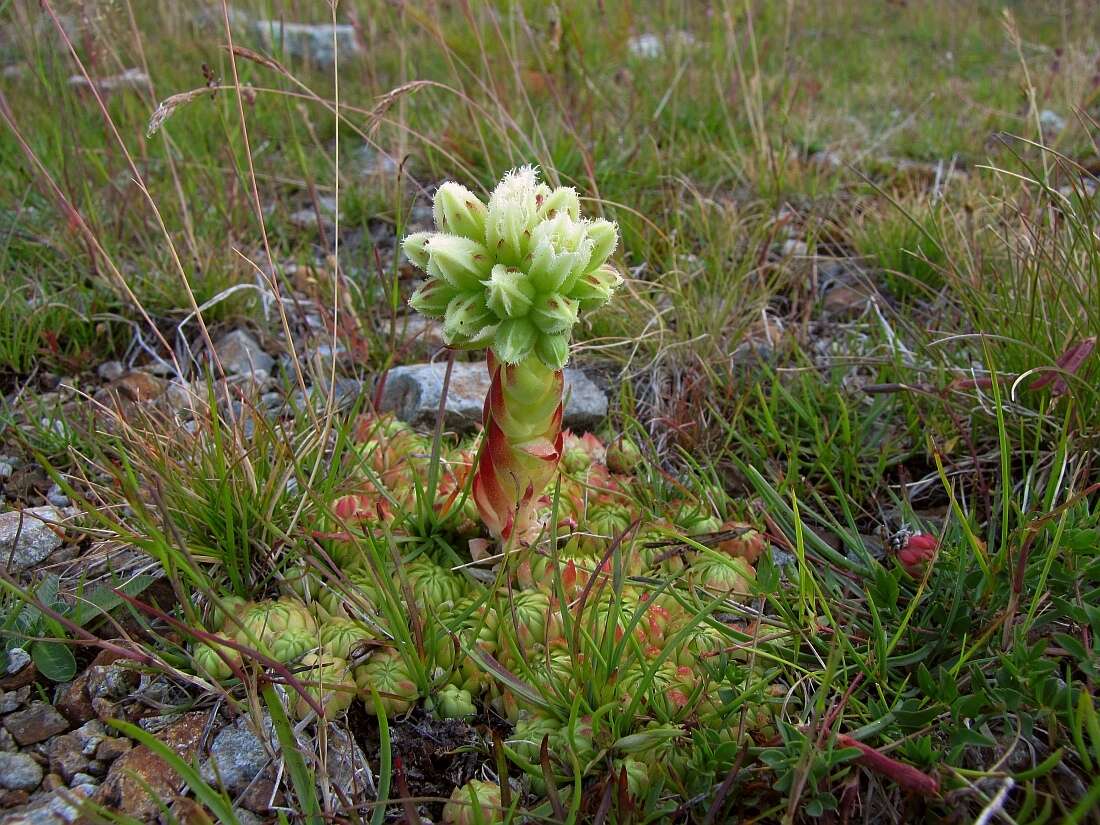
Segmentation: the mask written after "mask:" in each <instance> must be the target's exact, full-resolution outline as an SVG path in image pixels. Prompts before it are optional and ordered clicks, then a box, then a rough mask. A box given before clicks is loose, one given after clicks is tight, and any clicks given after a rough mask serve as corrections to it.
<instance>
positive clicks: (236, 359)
mask: <svg viewBox="0 0 1100 825" xmlns="http://www.w3.org/2000/svg"><path fill="white" fill-rule="evenodd" d="M214 351H215V352H216V353H217V355H218V360H219V361H220V362H221V365H222V367H223V369H225V371H226V372H227V373H230V374H232V375H248V374H249V373H252V372H255V371H256V370H263V371H264V372H271V369H272V367H274V366H275V359H274V358H272V357H271V356H270V355H268V354H267V353H266V352H264V351H263V348H262V347H261V346H260V345H259V344H258V343H256V339H255V338H253V337H252V336H251V335H249V334H248V333H247V332H245V331H244V330H243V329H237V330H233V332H230V333H227V334H226V335H223V336H222V337H221V338H219V339H218V341H217V343H215V344H214Z"/></svg>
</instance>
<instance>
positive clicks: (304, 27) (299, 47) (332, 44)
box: [252, 20, 360, 66]
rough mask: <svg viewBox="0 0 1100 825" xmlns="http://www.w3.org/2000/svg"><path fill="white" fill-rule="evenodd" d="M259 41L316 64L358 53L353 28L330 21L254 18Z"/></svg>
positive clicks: (323, 63) (357, 40)
mask: <svg viewBox="0 0 1100 825" xmlns="http://www.w3.org/2000/svg"><path fill="white" fill-rule="evenodd" d="M252 25H253V28H254V30H255V32H256V35H257V36H258V37H259V38H260V41H261V42H262V43H263V44H264V45H265V46H266V47H267V48H268V49H270V50H271V51H273V52H275V53H276V56H279V52H280V51H281V52H282V55H283V56H286V57H296V58H301V59H303V60H308V61H310V62H312V63H315V64H316V65H318V66H331V65H333V64H334V63H335V62H336V58H337V56H340V57H347V56H348V55H352V54H355V53H357V52H359V50H360V49H359V38H358V37H357V36H356V34H355V28H354V27H353V26H349V25H347V24H346V23H345V24H336V25H333V24H331V23H328V24H325V23H321V24H317V25H313V24H310V23H284V22H283V21H282V20H257V21H256V22H255V23H253V24H252Z"/></svg>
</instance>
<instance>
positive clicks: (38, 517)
mask: <svg viewBox="0 0 1100 825" xmlns="http://www.w3.org/2000/svg"><path fill="white" fill-rule="evenodd" d="M74 515H76V511H75V510H65V509H62V508H59V507H54V506H52V505H51V506H47V507H28V508H27V509H26V510H19V511H11V512H8V513H0V570H4V571H7V572H9V573H22V572H24V571H26V570H30V569H32V568H34V567H37V566H38V565H39V564H41V563H42V562H44V561H45V560H46V559H47V558H49V557H50V555H51V554H52V553H53V552H54V551H55V550H56V549H57V548H58V547H60V546H61V536H62V534H63V533H64V528H62V527H60V526H58V527H54V526H52V525H51V524H48V523H47V522H63V521H65V519H67V518H70V517H71V516H74Z"/></svg>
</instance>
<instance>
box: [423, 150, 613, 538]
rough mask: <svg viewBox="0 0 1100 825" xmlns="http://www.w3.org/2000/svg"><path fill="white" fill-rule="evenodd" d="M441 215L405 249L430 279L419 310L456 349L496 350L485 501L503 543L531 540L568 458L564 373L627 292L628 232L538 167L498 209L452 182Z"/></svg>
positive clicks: (493, 201) (512, 183) (483, 509)
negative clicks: (587, 324)
mask: <svg viewBox="0 0 1100 825" xmlns="http://www.w3.org/2000/svg"><path fill="white" fill-rule="evenodd" d="M433 215H434V218H435V226H436V231H435V232H417V233H414V234H412V235H409V236H408V237H407V238H405V241H404V245H403V246H404V250H405V254H406V255H408V257H409V259H410V260H411V261H412V262H413V263H414V264H415V265H416V266H419V267H420V268H422V269H423V270H424V271H425V272H426V273H427V275H428V278H427V280H426V281H425V282H424V284H423V285H422V286H421V287H420V288H419V289H418V290H417V291H416V293H415V294H414V295H413V296H412V297H411V298H410V300H409V304H410V306H412V308H413V309H415V310H417V311H418V312H421V313H423V314H424V315H427V316H429V317H433V318H441V319H442V320H443V337H444V340H445V341H446V343H447V344H448V345H449V346H451V347H453V348H456V349H488V350H489V357H488V367H489V373H490V375H491V378H492V383H491V387H490V390H489V395H488V397H487V398H486V402H485V413H484V419H485V420H484V424H485V438H486V441H485V444H484V446H483V449H482V452H481V458H480V460H479V462H478V466H477V470H476V473H475V476H474V483H473V493H474V501H475V502H476V504H477V507H478V512H479V513H480V514H481V519H482V521H483V522H484V523H485V526H486V527H487V528H488V529H489V532H490V533H491V534H492V535H493V536H494V537H496V538H498V539H501V540H507V539H509V538H511V537H512V536H513V535H514V536H516V537H517V538H518V539H519V540H520V541H522V542H529V541H530V540H531V539H532V538H533V537H534V535H535V534H536V533H537V530H536V525H535V523H534V519H533V512H534V508H535V503H536V499H537V498H538V496H539V495H540V494H541V491H542V489H543V487H545V486H546V482H547V481H548V480H549V479H550V478H551V477H552V476H553V473H554V470H555V468H556V467H557V464H558V461H559V459H560V457H561V452H562V432H561V413H562V387H563V377H562V368H563V367H564V366H565V363H566V361H568V360H569V343H570V339H571V337H572V331H573V327H574V326H575V325H576V323H577V321H578V320H579V316H580V313H581V312H586V311H589V310H593V309H596V308H598V307H600V306H602V305H603V304H605V303H607V301H608V300H610V298H611V295H612V293H613V292H614V291H615V289H616V288H617V287H618V286H619V285H620V284H621V283H622V277H621V276H620V275H619V274H618V273H617V272H616V271H615V270H614V268H613V267H611V266H609V265H608V264H607V259H608V258H609V257H610V255H611V253H612V252H613V251H614V250H615V247H616V245H617V244H618V228H617V227H616V225H615V224H614V223H611V222H610V221H606V220H602V219H596V220H588V219H584V218H582V217H581V210H580V199H579V198H578V196H577V193H576V192H575V191H574V190H573V189H571V188H568V187H560V188H558V189H551V188H550V187H549V186H547V185H546V184H544V183H541V182H540V181H539V179H538V174H537V172H536V171H535V170H534V169H533V168H532V167H529V166H525V167H523V168H520V169H515V170H513V171H511V172H509V173H508V174H507V175H505V176H504V179H503V180H501V182H500V183H499V184H498V185H497V187H496V189H494V190H493V192H492V194H491V195H490V197H489V202H488V204H486V203H484V202H483V201H481V200H480V199H479V198H478V197H477V196H476V195H475V194H474V193H473V192H471V191H469V190H468V189H466V188H465V187H463V186H461V185H459V184H457V183H453V182H450V183H445V184H443V185H442V186H441V187H440V188H439V191H438V192H437V193H436V196H435V201H434V205H433Z"/></svg>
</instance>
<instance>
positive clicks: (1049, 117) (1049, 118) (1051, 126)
mask: <svg viewBox="0 0 1100 825" xmlns="http://www.w3.org/2000/svg"><path fill="white" fill-rule="evenodd" d="M1039 127H1040V128H1041V129H1042V130H1043V134H1044V135H1047V136H1050V137H1057V135H1058V134H1059V133H1060V132H1062V131H1063V130H1065V128H1066V119H1065V118H1064V117H1062V116H1061V115H1060V114H1058V113H1057V112H1056V111H1054V110H1053V109H1043V111H1041V112H1039Z"/></svg>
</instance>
